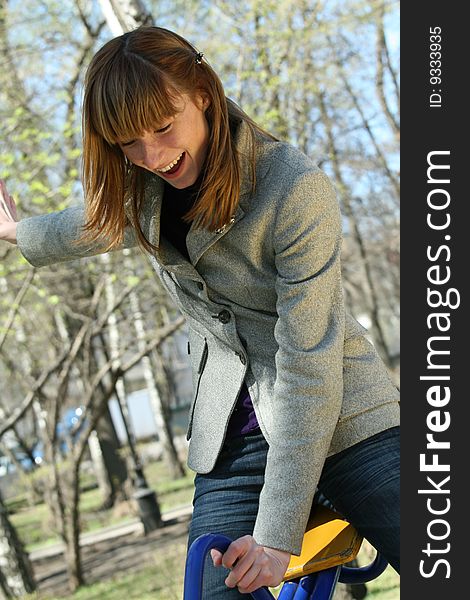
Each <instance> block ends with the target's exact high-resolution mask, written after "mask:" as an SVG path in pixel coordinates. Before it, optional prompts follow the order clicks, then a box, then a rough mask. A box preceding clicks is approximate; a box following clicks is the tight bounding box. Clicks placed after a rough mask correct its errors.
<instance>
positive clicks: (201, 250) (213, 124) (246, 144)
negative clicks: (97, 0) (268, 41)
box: [0, 27, 399, 600]
mask: <svg viewBox="0 0 470 600" xmlns="http://www.w3.org/2000/svg"><path fill="white" fill-rule="evenodd" d="M83 183H84V192H85V204H84V206H77V207H71V208H69V209H66V210H64V211H62V212H58V213H52V214H48V215H43V216H39V217H32V218H27V219H23V220H21V221H19V222H18V223H17V222H16V212H15V206H14V202H13V200H12V198H11V197H10V196H9V194H8V192H7V190H6V187H5V184H3V183H2V188H1V196H2V208H1V209H0V238H1V239H4V240H7V241H10V242H12V243H17V244H18V247H19V249H20V251H21V252H22V254H23V255H24V256H25V257H26V259H27V260H28V261H29V262H30V263H31V264H33V265H36V266H43V265H49V264H52V263H56V262H60V261H66V260H72V259H74V258H77V257H80V256H90V255H92V254H97V253H100V252H104V251H106V250H110V249H118V248H121V247H125V246H131V245H136V244H138V245H139V246H140V247H141V249H142V251H143V252H144V253H145V254H146V255H147V256H148V257H149V258H150V261H151V263H152V266H153V268H154V269H155V270H156V271H157V273H158V274H159V276H160V278H161V280H162V282H163V284H164V286H165V288H166V289H167V291H168V292H169V294H170V296H171V297H172V298H173V300H174V301H175V302H176V304H177V305H178V307H179V308H180V310H181V311H182V313H183V314H184V315H185V317H186V319H187V323H188V326H189V352H190V359H191V364H192V373H193V383H194V396H193V402H192V406H191V410H190V419H189V427H188V438H189V439H190V446H189V456H188V464H189V466H190V468H191V469H193V470H194V471H196V472H197V476H196V479H195V494H194V511H193V517H192V522H191V528H190V535H189V538H190V539H189V541H190V542H191V541H192V540H194V539H195V538H196V537H197V536H199V535H200V534H202V533H207V532H209V531H212V532H218V533H223V534H226V535H228V536H230V537H232V538H233V539H234V540H235V541H234V542H233V543H232V544H231V546H230V547H229V549H228V550H227V551H226V553H225V554H224V555H221V554H220V553H219V552H217V551H213V552H212V563H213V566H212V565H211V567H210V569H208V574H207V577H205V580H204V586H205V587H204V598H205V599H207V600H216V599H220V598H226V599H227V600H230V598H239V597H240V595H241V594H244V593H247V592H249V591H252V590H254V589H257V588H258V587H260V586H264V585H269V586H274V585H277V584H279V583H280V581H281V579H282V577H283V574H284V572H285V570H286V567H287V565H288V562H289V558H290V555H291V554H292V553H293V554H299V553H300V548H301V543H302V537H303V534H304V531H305V527H306V523H307V520H308V517H309V513H310V510H311V507H312V501H313V498H314V495H315V493H316V491H317V490H319V491H321V492H322V494H323V495H324V496H326V498H327V499H328V500H329V501H331V502H332V503H333V505H334V506H335V508H336V509H337V510H338V511H340V512H341V513H342V514H343V515H345V517H346V518H347V519H349V520H350V521H351V522H352V523H353V524H354V525H355V526H356V528H357V529H358V530H359V532H360V533H361V534H362V535H363V536H364V537H366V538H367V539H368V540H369V541H370V542H371V543H372V544H373V545H374V546H375V547H376V548H377V549H378V550H379V551H380V552H381V553H382V554H383V555H384V556H385V557H386V558H387V559H388V561H389V562H390V563H391V564H392V565H393V566H394V567H395V569H396V570H398V569H399V428H398V423H399V404H398V392H397V389H396V387H395V386H394V385H393V383H392V382H391V380H390V378H389V376H388V374H387V371H386V369H385V366H384V365H383V363H382V362H381V360H380V359H379V357H378V355H377V353H376V351H375V350H374V348H373V346H372V345H371V344H370V343H369V342H368V341H367V340H366V338H365V337H364V333H365V330H364V329H363V328H362V327H361V326H360V325H359V324H358V323H357V322H356V321H355V320H354V319H353V318H352V317H350V316H349V315H348V314H346V313H345V309H344V304H343V291H342V283H341V270H340V250H341V217H340V213H339V209H338V202H337V199H336V196H335V192H334V188H333V186H332V184H331V182H330V181H329V179H328V177H327V176H326V175H325V174H324V173H323V172H322V171H321V170H320V169H319V168H318V167H317V166H316V164H315V163H314V162H312V161H311V160H310V159H309V158H308V157H307V156H305V155H304V154H302V153H301V152H300V151H299V150H297V149H296V148H294V147H292V146H291V145H289V144H288V143H285V142H282V141H278V140H276V139H275V138H274V137H273V136H271V135H270V134H268V133H267V132H265V131H264V130H262V129H261V128H260V127H259V126H257V125H256V123H255V122H253V121H252V120H251V119H250V118H249V117H248V116H247V115H246V114H245V113H244V112H243V111H242V110H241V109H240V108H239V107H238V106H237V105H236V104H235V103H234V102H232V101H231V100H229V99H228V98H226V96H225V93H224V90H223V87H222V84H221V82H220V79H219V77H218V76H217V74H216V73H215V72H214V70H213V69H212V68H211V67H210V65H209V64H208V62H207V61H206V60H205V59H204V58H203V54H202V53H200V52H198V51H197V50H196V49H195V48H194V47H193V46H192V45H191V44H190V43H189V42H188V41H186V40H185V39H183V38H182V37H180V36H179V35H177V34H175V33H173V32H171V31H168V30H166V29H162V28H159V27H143V28H139V29H137V30H135V31H133V32H131V33H126V34H124V35H122V36H120V37H117V38H115V39H113V40H111V41H110V42H108V43H107V44H105V46H104V47H103V48H101V50H99V51H98V53H97V54H96V55H95V57H94V58H93V59H92V62H91V64H90V66H89V68H88V71H87V75H86V81H85V95H84V104H83ZM227 568H228V569H229V571H227Z"/></svg>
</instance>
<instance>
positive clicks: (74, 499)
mask: <svg viewBox="0 0 470 600" xmlns="http://www.w3.org/2000/svg"><path fill="white" fill-rule="evenodd" d="M79 469H80V465H79V462H75V468H74V470H73V475H72V481H71V482H70V488H69V489H68V491H69V494H68V495H69V498H68V502H67V504H68V510H67V511H66V513H65V515H64V518H65V523H64V527H65V528H66V531H67V535H66V537H67V543H66V545H65V562H66V564H67V574H68V581H69V588H70V591H71V592H74V591H75V590H76V589H77V588H78V587H80V586H81V585H83V584H84V583H85V580H84V577H83V569H82V558H81V552H80V507H79V501H80V470H79Z"/></svg>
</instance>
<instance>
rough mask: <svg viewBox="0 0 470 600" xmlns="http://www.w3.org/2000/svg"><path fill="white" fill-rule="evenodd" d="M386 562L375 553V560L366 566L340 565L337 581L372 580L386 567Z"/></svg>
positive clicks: (356, 581) (362, 581)
mask: <svg viewBox="0 0 470 600" xmlns="http://www.w3.org/2000/svg"><path fill="white" fill-rule="evenodd" d="M387 565H388V562H387V561H386V560H385V558H383V556H381V555H380V554H379V553H377V556H376V557H375V560H374V562H373V563H371V564H370V565H367V566H366V567H360V568H359V567H345V566H343V567H341V573H340V574H339V581H341V583H349V584H355V583H366V582H367V581H372V580H373V579H376V578H377V577H378V576H379V575H381V574H382V573H383V572H384V571H385V569H386V568H387Z"/></svg>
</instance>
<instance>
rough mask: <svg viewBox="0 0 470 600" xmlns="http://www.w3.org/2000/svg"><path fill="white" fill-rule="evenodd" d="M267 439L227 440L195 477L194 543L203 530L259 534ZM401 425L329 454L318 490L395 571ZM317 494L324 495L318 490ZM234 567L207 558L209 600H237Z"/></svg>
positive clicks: (397, 561) (232, 534)
mask: <svg viewBox="0 0 470 600" xmlns="http://www.w3.org/2000/svg"><path fill="white" fill-rule="evenodd" d="M267 451H268V444H267V442H266V440H265V439H264V437H263V435H262V434H254V435H246V436H240V437H236V438H232V439H230V440H228V441H227V442H226V443H225V444H224V447H223V449H222V452H221V454H220V456H219V458H218V460H217V463H216V465H215V468H214V470H213V471H211V472H210V473H208V474H207V475H199V474H198V475H197V476H196V479H195V493H194V501H193V505H194V510H193V517H192V521H191V526H190V530H189V540H188V543H189V544H191V543H192V542H193V541H194V540H195V539H196V538H197V537H198V536H199V535H202V534H203V533H209V532H213V533H223V534H225V535H227V536H228V537H230V538H232V539H236V538H239V537H241V536H243V535H247V534H250V535H251V534H252V532H253V529H254V524H255V520H256V514H257V512H258V498H259V494H260V492H261V488H262V487H263V482H264V469H265V465H266V455H267ZM399 477H400V428H399V427H393V428H391V429H387V430H386V431H383V432H381V433H378V434H377V435H374V436H372V437H370V438H368V439H366V440H364V441H362V442H360V443H358V444H355V445H354V446H351V447H350V448H347V449H346V450H343V451H342V452H339V453H338V454H335V455H333V456H331V457H330V458H327V460H326V462H325V465H324V467H323V471H322V475H321V478H320V481H319V483H318V491H319V492H320V493H321V494H322V495H323V496H324V497H326V499H327V500H328V501H329V502H331V503H332V504H333V505H334V507H335V509H336V510H337V511H338V512H340V513H341V514H342V515H344V516H345V517H346V518H347V519H348V520H349V521H350V522H351V523H352V524H353V525H354V526H355V527H356V529H357V530H358V531H359V532H360V533H361V535H362V536H364V537H365V538H366V539H367V540H368V541H369V542H370V543H371V544H372V545H373V546H374V547H375V548H376V549H377V550H378V551H379V552H381V554H383V556H385V558H386V559H387V560H388V561H389V563H390V564H391V565H392V566H393V567H394V568H395V570H396V571H397V572H399V569H400V555H399V547H400V483H399V482H400V480H399ZM317 493H318V492H317ZM227 574H228V571H227V570H226V569H224V568H223V567H219V568H215V567H213V566H212V560H211V559H210V556H208V558H207V560H206V567H205V571H204V594H203V599H204V600H218V599H220V598H223V599H224V600H231V599H233V600H235V599H237V598H240V597H241V596H245V597H248V596H247V595H245V594H240V592H238V590H237V589H236V588H235V589H230V588H228V587H227V586H226V585H225V583H224V580H225V578H226V577H227Z"/></svg>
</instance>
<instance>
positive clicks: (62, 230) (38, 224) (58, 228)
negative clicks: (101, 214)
mask: <svg viewBox="0 0 470 600" xmlns="http://www.w3.org/2000/svg"><path fill="white" fill-rule="evenodd" d="M0 190H1V194H0V195H1V198H2V200H1V202H0V204H1V208H0V240H5V241H8V242H11V243H14V244H15V243H16V244H17V245H18V248H19V249H20V251H21V253H22V254H23V256H24V257H25V258H26V260H27V261H28V262H30V263H31V264H32V265H34V266H35V267H43V266H45V265H51V264H55V263H58V262H65V261H69V260H74V259H76V258H81V257H85V256H94V255H96V254H101V253H103V252H104V250H103V248H104V242H103V243H101V244H100V243H99V242H96V243H92V244H78V243H77V240H78V239H79V237H80V235H81V231H82V227H83V224H84V222H85V209H84V206H83V204H82V205H77V206H71V207H70V208H66V209H65V210H62V211H59V212H53V213H49V214H45V215H40V216H37V217H29V218H26V219H22V220H20V221H17V219H16V207H15V203H14V201H13V199H12V198H11V196H10V195H9V194H8V192H7V189H6V185H5V183H4V182H3V181H2V182H1V188H0ZM135 245H136V239H135V235H134V231H133V229H132V228H130V227H127V228H126V231H125V234H124V243H123V247H124V248H130V247H132V246H135Z"/></svg>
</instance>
